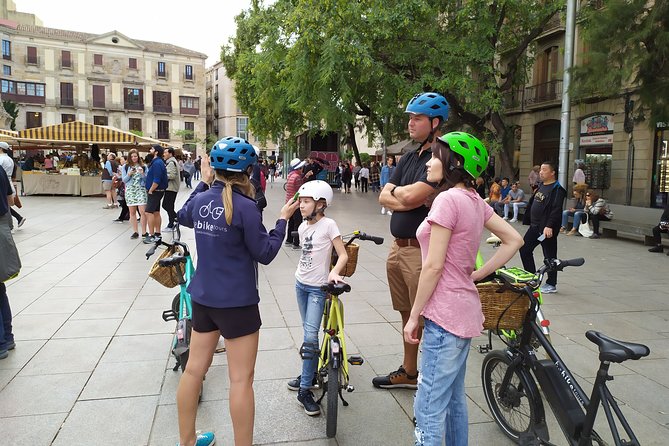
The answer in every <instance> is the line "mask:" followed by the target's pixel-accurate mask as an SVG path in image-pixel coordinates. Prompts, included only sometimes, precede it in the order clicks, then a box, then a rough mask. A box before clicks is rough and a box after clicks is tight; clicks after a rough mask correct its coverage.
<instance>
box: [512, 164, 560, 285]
mask: <svg viewBox="0 0 669 446" xmlns="http://www.w3.org/2000/svg"><path fill="white" fill-rule="evenodd" d="M555 176H556V169H555V165H554V163H553V162H552V161H546V162H544V163H543V164H542V165H541V169H540V170H539V179H540V180H541V183H539V185H538V188H537V190H536V191H535V192H534V195H532V198H530V202H529V203H528V204H527V211H525V215H524V216H523V224H525V225H530V227H529V228H528V229H527V232H526V233H525V238H524V241H525V244H524V245H523V247H522V248H520V258H521V259H522V261H523V268H525V269H526V270H527V271H529V272H532V273H533V272H536V266H535V264H534V254H533V251H534V248H536V247H537V245H539V244H541V249H542V250H543V252H544V258H546V259H555V258H557V236H558V233H559V232H560V224H561V217H562V206H563V203H564V199H565V197H566V196H567V191H566V190H565V188H564V187H562V186H561V185H560V183H559V182H557V181H556V178H555ZM556 285H557V271H554V272H551V273H548V279H547V280H546V284H545V285H543V286H542V287H541V292H542V293H556V292H557V287H556Z"/></svg>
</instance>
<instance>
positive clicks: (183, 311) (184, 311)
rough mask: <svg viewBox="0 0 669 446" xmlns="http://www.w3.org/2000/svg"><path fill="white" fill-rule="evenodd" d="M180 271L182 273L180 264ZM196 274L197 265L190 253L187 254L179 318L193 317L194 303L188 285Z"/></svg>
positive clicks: (180, 293) (181, 286)
mask: <svg viewBox="0 0 669 446" xmlns="http://www.w3.org/2000/svg"><path fill="white" fill-rule="evenodd" d="M178 271H179V273H181V265H178ZM194 274H195V266H194V265H193V259H192V258H191V256H190V253H188V255H187V256H186V264H185V266H184V273H183V275H182V277H183V283H180V284H179V287H180V289H179V315H178V316H179V319H183V318H184V317H187V318H188V319H190V318H191V315H192V314H193V304H192V301H191V298H190V293H188V291H187V289H188V285H190V280H191V278H192V277H193V275H194Z"/></svg>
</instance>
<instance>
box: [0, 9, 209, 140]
mask: <svg viewBox="0 0 669 446" xmlns="http://www.w3.org/2000/svg"><path fill="white" fill-rule="evenodd" d="M0 40H1V41H2V61H1V65H2V73H1V76H0V86H1V89H0V91H1V94H2V98H3V99H4V100H11V101H14V102H16V103H17V104H18V105H19V109H20V113H19V116H18V118H17V123H16V124H17V125H16V128H17V130H21V129H24V128H31V127H40V126H46V125H52V124H59V123H62V122H69V121H74V120H79V121H85V122H89V123H93V124H100V125H109V126H113V127H117V128H119V129H122V130H126V131H135V132H138V133H139V134H141V135H144V136H148V137H152V138H156V139H160V140H163V141H165V142H168V143H170V144H175V145H179V146H180V145H183V144H188V143H189V142H191V141H193V140H204V138H205V131H206V127H205V108H204V103H203V102H204V96H205V59H206V57H207V56H206V55H205V54H203V53H199V52H197V51H192V50H188V49H185V48H180V47H177V46H174V45H171V44H168V43H159V42H150V41H143V40H136V39H132V38H130V37H128V36H125V35H123V34H121V33H119V32H118V31H110V32H107V33H104V34H89V33H81V32H76V31H67V30H60V29H54V28H46V27H42V26H37V25H31V24H24V23H18V22H16V21H13V20H8V19H0Z"/></svg>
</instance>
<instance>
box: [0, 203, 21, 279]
mask: <svg viewBox="0 0 669 446" xmlns="http://www.w3.org/2000/svg"><path fill="white" fill-rule="evenodd" d="M11 218H12V215H11V214H10V213H9V212H7V213H6V214H5V215H3V216H2V217H0V252H1V253H2V255H0V283H1V282H6V281H8V280H9V279H13V278H14V277H16V276H18V275H19V271H20V270H21V259H20V258H19V252H18V250H17V249H16V245H15V244H14V238H13V237H12V231H11V229H10V224H11Z"/></svg>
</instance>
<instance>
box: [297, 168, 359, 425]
mask: <svg viewBox="0 0 669 446" xmlns="http://www.w3.org/2000/svg"><path fill="white" fill-rule="evenodd" d="M298 194H299V200H300V213H301V214H302V217H303V218H304V221H303V222H302V224H301V225H300V227H299V228H298V233H299V235H300V245H301V246H302V255H301V256H300V261H299V263H298V265H297V270H296V271H295V279H296V281H295V293H296V295H297V305H298V307H299V309H300V316H301V317H302V328H303V330H304V341H303V343H302V347H300V354H301V355H302V357H303V358H304V359H303V360H302V374H301V375H300V376H298V377H297V378H296V379H294V380H291V381H289V382H288V388H289V389H290V390H297V391H298V394H297V400H298V401H299V402H300V403H301V404H302V405H303V406H304V411H305V412H306V413H307V415H311V416H315V415H319V414H320V413H321V409H320V406H319V405H318V404H317V403H316V402H315V401H314V394H313V393H312V392H311V388H312V386H313V384H314V377H315V373H316V368H317V367H318V351H319V345H318V331H319V327H320V324H321V317H322V316H323V308H324V306H325V291H322V290H321V288H320V287H321V286H322V285H324V284H326V283H328V282H335V283H336V282H341V281H342V276H341V275H340V272H341V270H342V269H343V268H344V266H346V262H348V256H347V255H346V248H344V243H343V241H342V239H341V234H340V233H339V228H338V227H337V223H335V221H334V220H333V219H331V218H327V217H326V216H325V214H324V212H325V208H326V207H328V206H329V205H330V203H331V202H332V196H333V194H332V188H331V187H330V185H329V184H327V183H326V182H325V181H320V180H314V181H309V182H307V183H305V184H304V185H302V187H300V189H299V191H298ZM333 247H334V249H335V251H336V252H337V255H338V256H339V258H338V260H337V264H336V265H335V266H334V267H333V268H332V270H330V258H331V256H332V248H333Z"/></svg>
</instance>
